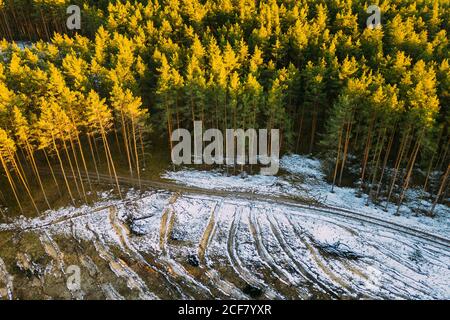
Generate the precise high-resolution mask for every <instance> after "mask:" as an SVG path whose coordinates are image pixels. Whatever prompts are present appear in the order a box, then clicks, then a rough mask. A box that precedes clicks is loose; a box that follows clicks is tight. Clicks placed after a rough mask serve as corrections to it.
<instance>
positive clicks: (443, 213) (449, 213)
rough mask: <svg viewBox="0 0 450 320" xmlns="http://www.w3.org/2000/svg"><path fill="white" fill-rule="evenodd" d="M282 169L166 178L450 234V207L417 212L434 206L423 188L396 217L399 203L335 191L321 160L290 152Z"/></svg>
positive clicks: (176, 173) (413, 193)
mask: <svg viewBox="0 0 450 320" xmlns="http://www.w3.org/2000/svg"><path fill="white" fill-rule="evenodd" d="M280 168H281V169H283V170H284V171H285V174H281V175H278V176H262V175H227V174H226V173H225V172H224V171H219V170H216V171H199V170H195V169H192V168H189V169H186V168H185V169H181V170H179V171H168V172H166V173H165V174H163V176H162V177H163V178H165V179H168V180H170V181H175V182H177V183H180V184H184V185H188V186H195V187H201V188H209V189H220V190H228V191H241V192H253V193H258V194H267V195H279V196H292V197H302V198H311V199H315V200H318V201H320V202H321V203H323V204H326V205H331V206H336V207H341V208H346V209H350V210H352V211H357V212H362V213H364V214H370V215H374V216H377V217H382V218H383V219H386V220H387V221H390V220H391V221H396V222H397V223H401V224H403V225H407V226H411V227H414V228H416V229H423V230H426V231H429V232H432V233H437V234H441V235H443V236H444V237H446V238H449V237H450V208H449V207H447V206H445V205H442V204H438V205H437V206H436V209H435V215H436V216H435V217H434V218H430V217H427V216H424V215H419V214H416V213H414V212H413V210H412V209H417V208H420V209H422V210H424V211H426V209H428V208H430V207H431V205H432V204H431V203H430V202H429V201H425V200H421V199H420V195H421V190H417V189H414V188H411V189H409V190H408V192H407V194H406V199H405V201H404V204H403V205H402V207H401V210H400V216H395V215H394V213H395V212H396V210H397V206H396V205H394V204H392V203H390V204H388V208H387V212H385V211H384V210H383V209H384V206H385V203H383V202H382V203H380V204H378V205H376V204H374V203H372V202H371V201H369V202H368V205H366V204H367V197H368V196H367V195H366V194H362V195H361V194H359V193H358V192H357V190H356V189H354V188H347V187H335V188H334V192H331V185H330V184H329V183H328V182H327V181H326V180H325V174H324V173H323V169H322V163H321V161H320V160H318V159H314V158H308V157H306V156H301V155H287V156H284V157H283V158H282V159H281V160H280Z"/></svg>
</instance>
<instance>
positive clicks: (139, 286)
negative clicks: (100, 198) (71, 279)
mask: <svg viewBox="0 0 450 320" xmlns="http://www.w3.org/2000/svg"><path fill="white" fill-rule="evenodd" d="M87 228H88V229H89V230H90V231H91V232H92V233H93V234H94V237H96V238H97V239H98V241H95V242H94V247H95V249H96V251H97V252H98V254H99V257H100V258H102V259H103V260H104V261H106V262H107V264H108V265H109V268H110V270H111V271H112V272H113V273H114V274H115V275H116V276H117V277H118V278H122V279H124V280H125V281H126V283H127V287H128V288H129V289H130V290H137V291H138V292H139V298H141V299H144V300H149V299H159V298H158V296H157V295H156V294H154V293H153V292H151V291H150V290H149V289H148V287H147V285H146V284H145V282H144V281H143V280H142V279H141V278H140V277H139V275H138V274H137V273H136V272H135V271H134V270H133V269H132V268H131V267H129V266H128V264H127V263H126V262H125V261H124V260H122V259H120V258H116V257H115V256H114V255H113V254H112V253H111V252H110V250H109V249H108V247H107V245H106V244H105V241H104V240H103V239H102V238H103V237H102V235H101V234H99V233H97V232H95V231H94V230H93V229H92V227H91V226H90V225H89V223H88V224H87Z"/></svg>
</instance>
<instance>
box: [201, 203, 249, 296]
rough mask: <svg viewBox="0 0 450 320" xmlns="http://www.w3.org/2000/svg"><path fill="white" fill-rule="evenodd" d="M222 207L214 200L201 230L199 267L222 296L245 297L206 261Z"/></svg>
mask: <svg viewBox="0 0 450 320" xmlns="http://www.w3.org/2000/svg"><path fill="white" fill-rule="evenodd" d="M221 208H222V201H218V202H215V203H214V205H213V207H212V209H211V214H210V217H209V220H208V224H207V225H206V227H205V230H204V231H203V234H202V237H201V239H200V242H199V245H198V248H197V256H198V259H199V267H200V268H201V269H203V272H204V273H205V275H206V276H207V280H208V282H209V283H210V284H211V285H213V286H215V288H216V289H217V290H219V291H220V292H221V293H222V294H223V295H224V296H226V297H229V298H236V297H237V298H239V299H246V298H247V296H246V295H245V294H244V293H243V292H242V291H241V290H240V289H238V288H237V287H236V286H235V285H234V284H232V283H231V282H228V281H227V280H226V279H223V278H222V277H221V275H220V274H219V273H218V272H217V271H216V270H213V269H211V268H210V267H209V266H208V263H207V250H208V246H209V244H210V243H211V241H212V239H213V237H214V235H215V232H216V228H217V220H218V219H219V217H220V216H219V215H220V209H221Z"/></svg>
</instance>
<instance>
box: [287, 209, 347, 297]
mask: <svg viewBox="0 0 450 320" xmlns="http://www.w3.org/2000/svg"><path fill="white" fill-rule="evenodd" d="M286 218H287V221H288V222H289V224H290V225H291V227H292V229H293V231H294V234H295V235H296V236H297V239H298V240H299V241H301V242H302V244H303V245H304V246H305V248H306V249H307V250H308V252H309V253H310V256H311V257H312V259H313V261H314V262H315V265H316V268H318V269H319V270H322V271H323V272H324V273H325V275H326V276H327V277H328V279H329V281H330V282H329V284H325V283H323V282H322V280H319V277H320V274H316V275H313V274H311V273H309V277H310V279H311V280H314V279H315V280H316V282H317V284H318V285H319V287H320V289H321V290H323V291H324V292H325V293H327V294H329V295H330V296H331V297H333V298H339V297H340V296H341V293H340V292H336V291H335V290H336V289H338V290H342V289H344V290H345V291H347V290H346V288H347V286H346V285H345V284H344V285H343V284H341V283H340V282H341V280H340V279H338V278H336V277H335V276H334V274H333V273H331V272H330V270H329V269H328V268H327V267H326V266H325V264H324V263H323V262H322V261H321V260H320V259H319V258H318V255H320V253H317V252H315V251H314V248H313V245H311V244H310V243H309V242H308V241H307V240H306V239H305V238H307V237H308V233H307V232H303V233H300V232H299V231H298V229H297V226H296V225H295V224H294V223H293V222H292V220H291V218H290V217H288V216H286ZM305 236H306V237H305ZM303 269H304V270H305V272H307V269H308V267H307V266H303ZM310 269H311V268H310ZM334 283H338V284H339V286H340V288H339V287H338V288H335V289H334V290H333V289H331V288H332V287H336V286H335V285H334ZM342 287H343V288H342Z"/></svg>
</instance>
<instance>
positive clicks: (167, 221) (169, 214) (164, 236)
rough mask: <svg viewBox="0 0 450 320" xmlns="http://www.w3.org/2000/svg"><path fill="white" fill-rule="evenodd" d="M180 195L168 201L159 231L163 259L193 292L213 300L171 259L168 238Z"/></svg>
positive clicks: (208, 291) (205, 288)
mask: <svg viewBox="0 0 450 320" xmlns="http://www.w3.org/2000/svg"><path fill="white" fill-rule="evenodd" d="M178 196H179V194H177V193H175V194H173V195H172V196H171V197H170V199H169V201H168V208H166V209H165V210H164V212H163V214H162V216H161V222H160V231H159V247H160V250H161V252H162V259H163V260H164V261H165V262H166V263H168V264H169V265H170V268H171V270H172V271H173V272H175V273H177V274H178V275H180V276H182V277H183V278H184V280H185V281H187V282H188V283H190V284H191V285H193V287H192V288H191V289H192V291H193V292H198V291H201V292H202V294H203V295H204V296H206V297H210V298H212V297H213V295H212V293H211V291H210V290H209V288H207V287H206V286H204V285H203V284H202V283H200V282H198V281H197V280H196V279H194V278H193V277H192V276H191V275H190V273H189V272H188V271H187V270H186V269H185V268H184V267H183V266H182V265H181V264H180V263H178V262H177V261H176V260H175V259H172V258H171V257H170V250H169V246H168V237H169V235H170V234H171V233H172V230H173V226H174V223H175V215H176V212H175V209H174V208H173V204H175V202H176V201H177V198H178Z"/></svg>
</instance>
